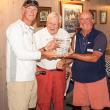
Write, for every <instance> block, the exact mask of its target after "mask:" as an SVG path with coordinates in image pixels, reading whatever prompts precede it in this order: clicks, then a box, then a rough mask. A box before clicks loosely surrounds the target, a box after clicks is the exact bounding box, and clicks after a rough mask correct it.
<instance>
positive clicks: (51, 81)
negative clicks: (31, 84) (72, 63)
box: [35, 12, 70, 110]
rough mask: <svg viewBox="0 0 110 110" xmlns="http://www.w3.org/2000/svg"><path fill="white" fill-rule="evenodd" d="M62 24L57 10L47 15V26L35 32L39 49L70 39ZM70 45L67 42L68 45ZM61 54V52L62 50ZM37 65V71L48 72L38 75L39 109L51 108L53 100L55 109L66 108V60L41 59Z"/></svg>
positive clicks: (48, 48) (61, 109)
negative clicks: (50, 43)
mask: <svg viewBox="0 0 110 110" xmlns="http://www.w3.org/2000/svg"><path fill="white" fill-rule="evenodd" d="M60 25H61V17H60V16H59V15H58V14H57V13H55V12H52V13H50V14H49V15H48V17H47V23H46V27H45V28H43V29H41V30H39V31H37V32H36V33H35V41H36V47H37V49H41V48H43V47H45V46H46V45H47V44H48V43H49V42H53V45H54V43H55V42H56V43H57V40H58V39H60V38H61V39H62V40H64V41H66V40H70V36H69V34H68V33H67V32H66V31H65V30H64V29H61V28H60ZM56 39H57V40H56ZM68 45H69V44H66V46H68ZM51 48H52V46H48V47H47V48H45V49H46V50H50V51H52V49H51ZM56 50H57V49H56ZM53 51H54V50H53ZM62 51H65V50H62ZM59 54H61V53H60V51H59ZM37 65H38V68H37V71H45V72H46V74H45V75H36V78H37V82H38V95H37V96H38V100H37V110H49V109H50V103H51V100H52V102H53V107H54V110H64V104H63V98H64V92H65V84H66V77H65V73H66V71H65V66H64V65H65V60H64V59H63V60H61V59H51V60H49V59H41V60H40V61H39V62H37Z"/></svg>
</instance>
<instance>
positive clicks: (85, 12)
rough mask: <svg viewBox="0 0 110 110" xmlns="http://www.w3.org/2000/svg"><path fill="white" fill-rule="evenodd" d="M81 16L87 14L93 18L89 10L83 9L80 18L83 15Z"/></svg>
mask: <svg viewBox="0 0 110 110" xmlns="http://www.w3.org/2000/svg"><path fill="white" fill-rule="evenodd" d="M83 16H87V17H88V18H90V19H93V15H92V13H91V12H90V11H89V10H86V11H83V12H82V13H81V14H80V18H81V17H83Z"/></svg>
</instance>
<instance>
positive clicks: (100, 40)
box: [93, 33, 107, 53]
mask: <svg viewBox="0 0 110 110" xmlns="http://www.w3.org/2000/svg"><path fill="white" fill-rule="evenodd" d="M106 47H107V39H106V35H105V34H104V33H100V34H99V35H98V36H97V37H96V39H95V42H94V47H93V50H94V51H99V52H101V53H103V52H104V51H105V49H106Z"/></svg>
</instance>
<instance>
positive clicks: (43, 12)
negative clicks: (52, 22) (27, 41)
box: [37, 7, 51, 27]
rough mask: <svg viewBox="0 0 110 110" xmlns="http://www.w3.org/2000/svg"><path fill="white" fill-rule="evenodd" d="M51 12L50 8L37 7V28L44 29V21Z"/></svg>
mask: <svg viewBox="0 0 110 110" xmlns="http://www.w3.org/2000/svg"><path fill="white" fill-rule="evenodd" d="M50 12H51V7H39V12H38V16H37V26H38V27H45V26H46V20H47V16H48V14H49V13H50Z"/></svg>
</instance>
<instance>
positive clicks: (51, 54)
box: [41, 51, 57, 59]
mask: <svg viewBox="0 0 110 110" xmlns="http://www.w3.org/2000/svg"><path fill="white" fill-rule="evenodd" d="M41 55H42V58H47V59H52V58H57V55H56V54H55V52H54V51H41Z"/></svg>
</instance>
